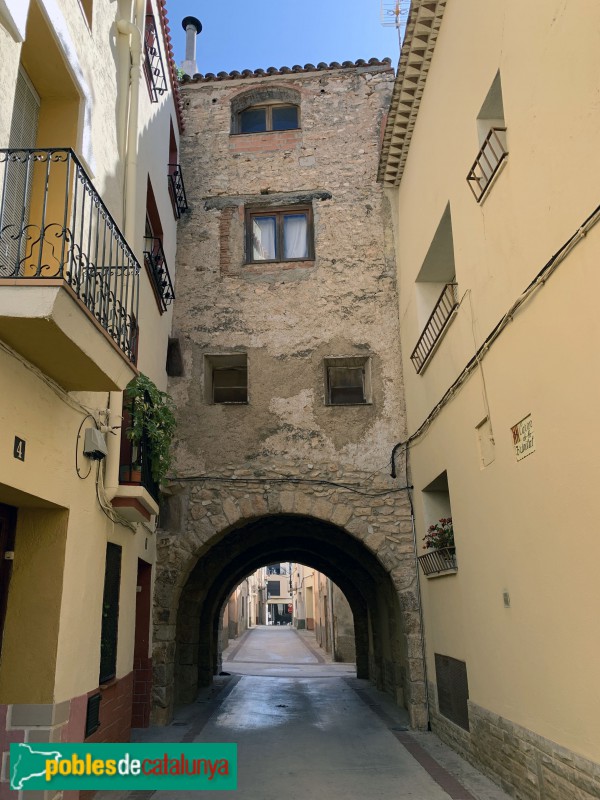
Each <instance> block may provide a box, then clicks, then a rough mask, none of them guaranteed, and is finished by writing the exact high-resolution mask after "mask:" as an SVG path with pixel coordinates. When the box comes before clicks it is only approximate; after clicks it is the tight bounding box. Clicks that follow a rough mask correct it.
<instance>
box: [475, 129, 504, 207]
mask: <svg viewBox="0 0 600 800" xmlns="http://www.w3.org/2000/svg"><path fill="white" fill-rule="evenodd" d="M507 155H508V149H507V147H506V128H491V130H490V132H489V133H488V135H487V136H486V137H485V140H484V142H483V145H482V146H481V150H480V151H479V153H478V154H477V158H476V159H475V163H474V164H473V166H472V167H471V169H470V170H469V174H468V175H467V183H468V184H469V186H470V187H471V191H472V192H473V196H474V197H475V199H476V200H477V202H478V203H481V201H482V200H483V198H484V196H485V194H486V192H487V190H488V189H489V187H490V186H491V184H492V181H493V180H494V178H495V177H496V175H497V174H498V170H499V169H500V167H501V166H502V164H503V163H504V161H505V159H506V156H507Z"/></svg>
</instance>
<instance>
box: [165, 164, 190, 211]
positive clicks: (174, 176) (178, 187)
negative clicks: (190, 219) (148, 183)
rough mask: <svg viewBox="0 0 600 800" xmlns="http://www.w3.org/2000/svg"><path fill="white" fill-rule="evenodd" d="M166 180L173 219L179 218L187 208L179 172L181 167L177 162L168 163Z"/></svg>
mask: <svg viewBox="0 0 600 800" xmlns="http://www.w3.org/2000/svg"><path fill="white" fill-rule="evenodd" d="M168 180H169V195H170V197H171V203H172V205H173V214H175V219H179V217H180V216H181V215H182V214H183V213H184V212H185V211H187V210H188V203H187V196H186V194H185V186H184V184H183V175H182V174H181V167H180V166H179V164H169V174H168Z"/></svg>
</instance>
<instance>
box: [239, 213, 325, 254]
mask: <svg viewBox="0 0 600 800" xmlns="http://www.w3.org/2000/svg"><path fill="white" fill-rule="evenodd" d="M314 257H315V256H314V227H313V214H312V207H311V206H287V207H284V208H247V209H246V263H247V264H262V263H265V262H281V261H313V260H314Z"/></svg>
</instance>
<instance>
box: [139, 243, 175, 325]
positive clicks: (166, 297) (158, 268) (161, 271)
mask: <svg viewBox="0 0 600 800" xmlns="http://www.w3.org/2000/svg"><path fill="white" fill-rule="evenodd" d="M144 262H145V264H146V270H147V271H148V276H149V277H150V283H151V284H152V288H153V290H154V295H155V297H156V302H157V303H158V307H159V309H160V313H161V314H162V313H164V312H165V311H166V310H167V306H168V305H169V303H171V302H172V301H173V300H174V299H175V292H174V290H173V284H172V282H171V275H170V274H169V268H168V267H167V261H166V259H165V253H164V250H163V246H162V242H161V240H160V239H158V238H156V237H153V236H147V237H146V239H145V250H144Z"/></svg>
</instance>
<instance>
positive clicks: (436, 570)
mask: <svg viewBox="0 0 600 800" xmlns="http://www.w3.org/2000/svg"><path fill="white" fill-rule="evenodd" d="M418 561H419V564H420V565H421V569H422V570H423V575H428V576H430V575H441V574H442V573H443V572H457V571H458V564H457V563H456V548H455V547H440V548H438V549H437V550H430V551H429V552H428V553H425V555H423V556H419V558H418Z"/></svg>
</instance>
